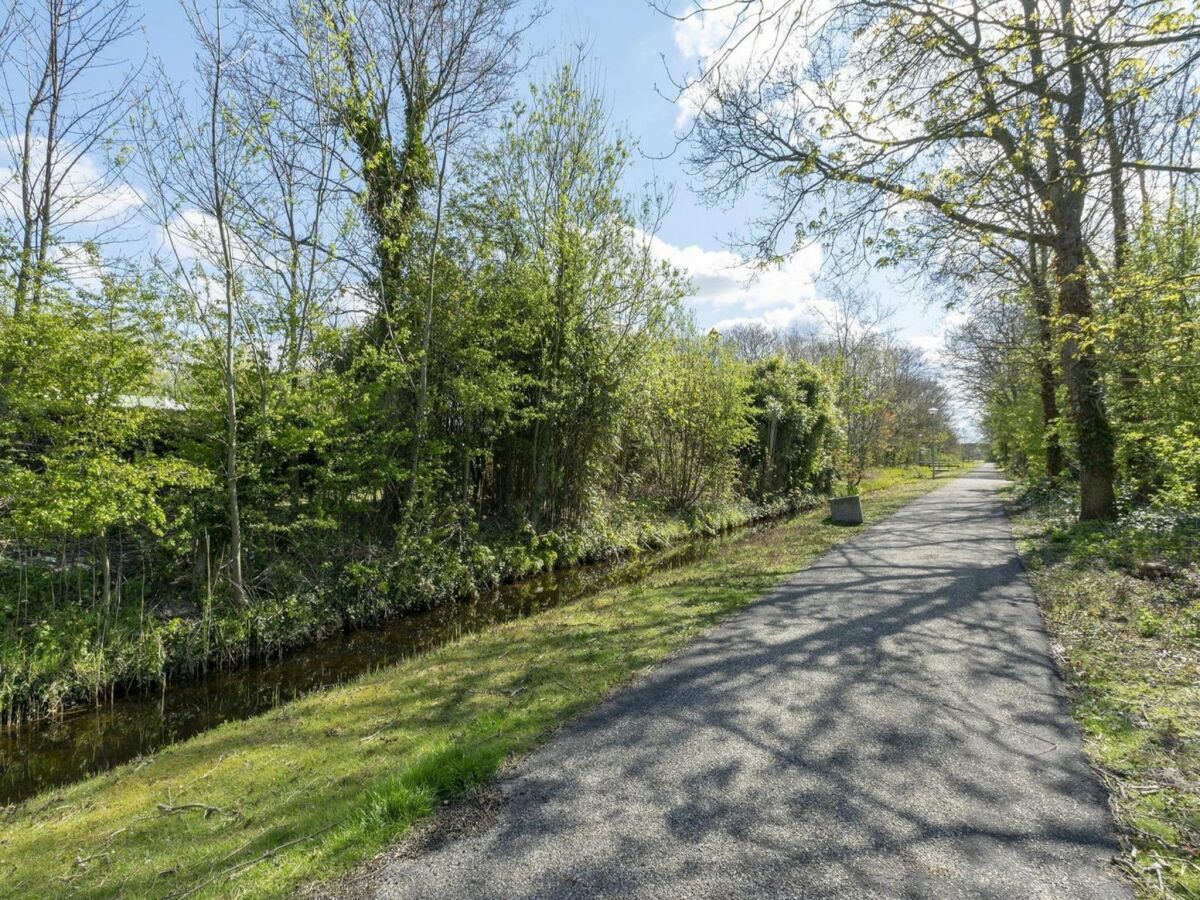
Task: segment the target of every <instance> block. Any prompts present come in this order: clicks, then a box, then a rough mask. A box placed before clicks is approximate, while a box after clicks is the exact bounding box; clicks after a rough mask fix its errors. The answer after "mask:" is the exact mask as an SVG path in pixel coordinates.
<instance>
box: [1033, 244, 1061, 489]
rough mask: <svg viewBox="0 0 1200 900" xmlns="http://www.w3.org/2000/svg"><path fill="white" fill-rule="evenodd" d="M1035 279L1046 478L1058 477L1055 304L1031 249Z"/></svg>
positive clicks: (1041, 261) (1035, 251)
mask: <svg viewBox="0 0 1200 900" xmlns="http://www.w3.org/2000/svg"><path fill="white" fill-rule="evenodd" d="M1030 257H1031V258H1030V273H1031V275H1032V278H1033V313H1034V317H1035V318H1036V320H1037V338H1038V341H1037V353H1038V365H1037V369H1038V393H1039V396H1040V398H1041V401H1042V433H1043V435H1044V442H1045V445H1044V446H1045V450H1046V475H1047V476H1049V477H1050V478H1057V477H1058V476H1059V475H1061V474H1062V470H1063V452H1062V444H1061V442H1060V440H1059V437H1058V417H1059V411H1058V375H1057V373H1055V371H1054V332H1053V325H1052V321H1053V317H1054V310H1053V303H1052V301H1051V298H1050V286H1049V285H1048V284H1047V283H1046V278H1045V265H1044V254H1043V253H1041V252H1039V250H1038V248H1036V247H1033V246H1031V247H1030Z"/></svg>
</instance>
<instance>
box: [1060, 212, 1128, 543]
mask: <svg viewBox="0 0 1200 900" xmlns="http://www.w3.org/2000/svg"><path fill="white" fill-rule="evenodd" d="M1055 266H1056V270H1057V276H1058V313H1059V319H1060V325H1059V328H1060V329H1061V331H1062V335H1061V337H1062V351H1061V358H1062V370H1063V380H1064V381H1065V382H1066V385H1067V393H1068V395H1069V396H1070V398H1071V411H1072V416H1073V418H1074V424H1075V433H1076V442H1077V444H1078V448H1079V488H1080V504H1079V518H1080V519H1081V520H1085V521H1086V520H1090V519H1111V518H1113V517H1114V516H1115V515H1116V494H1115V491H1114V489H1113V480H1114V478H1115V474H1116V466H1115V462H1114V456H1115V453H1114V451H1115V442H1114V439H1113V433H1112V428H1111V427H1110V425H1109V421H1108V412H1107V410H1106V409H1105V405H1104V390H1103V385H1102V382H1101V378H1100V371H1099V367H1098V365H1097V362H1096V353H1095V350H1094V349H1093V347H1092V345H1091V342H1090V341H1085V340H1082V337H1083V336H1082V334H1081V331H1082V328H1083V327H1084V325H1085V324H1086V323H1088V322H1089V321H1090V320H1091V318H1092V301H1091V296H1090V294H1089V291H1088V283H1087V274H1086V270H1085V265H1084V258H1083V240H1082V237H1081V236H1080V234H1079V232H1078V231H1077V230H1075V231H1070V230H1069V231H1068V232H1067V233H1066V234H1061V235H1060V236H1059V240H1058V247H1057V248H1056V253H1055Z"/></svg>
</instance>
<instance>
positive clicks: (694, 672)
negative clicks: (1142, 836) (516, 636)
mask: <svg viewBox="0 0 1200 900" xmlns="http://www.w3.org/2000/svg"><path fill="white" fill-rule="evenodd" d="M1000 484H1001V480H1000V476H999V475H998V474H997V473H996V472H995V471H994V470H993V469H991V468H983V469H979V470H976V472H975V473H974V474H970V475H968V476H966V477H962V478H959V479H957V480H954V481H950V482H948V483H947V485H946V486H945V487H942V488H939V489H938V490H936V491H934V492H933V493H930V494H928V495H926V496H925V497H923V498H921V499H919V500H917V501H915V502H914V503H912V504H911V505H909V506H908V507H906V508H905V509H904V510H902V511H901V512H899V513H898V514H896V515H895V516H893V517H892V518H890V519H888V520H887V521H886V522H883V523H881V524H879V525H876V526H875V527H873V528H870V529H868V530H866V531H864V532H863V533H861V534H860V535H858V536H857V537H855V539H854V540H852V541H850V542H848V543H846V544H844V545H842V546H841V547H839V548H837V549H835V550H833V551H832V552H830V553H829V554H827V555H826V556H824V557H823V558H821V559H820V560H819V561H817V562H816V563H815V564H814V565H812V566H811V567H809V568H808V569H805V570H804V571H802V572H800V573H798V574H797V575H796V576H795V578H794V579H793V580H791V581H790V582H789V583H788V584H787V585H785V586H784V587H783V588H781V589H780V590H778V591H777V592H775V593H773V594H771V595H769V596H767V597H765V598H763V599H762V600H760V601H759V602H757V603H755V604H754V605H752V606H750V607H749V608H747V609H746V610H744V611H742V612H741V613H739V614H737V615H736V616H734V617H732V618H730V619H729V620H727V621H726V622H725V623H724V624H722V625H721V626H720V627H719V628H717V629H716V630H715V631H713V632H711V633H710V634H708V635H707V636H705V637H704V638H703V639H701V640H699V641H698V642H696V643H694V644H692V645H690V646H689V647H688V648H687V649H686V650H685V651H684V652H683V653H681V654H680V655H678V656H676V657H674V658H672V659H671V660H670V661H669V662H667V663H666V664H664V665H663V666H662V667H661V668H659V669H657V670H655V671H654V672H653V673H652V674H651V675H650V676H649V677H647V678H646V679H644V680H643V681H641V682H640V683H638V684H636V685H634V686H632V687H631V688H629V689H627V690H626V691H624V692H622V693H621V694H619V695H618V696H616V697H614V698H613V699H612V700H610V701H609V702H607V703H605V704H604V705H602V706H601V707H599V708H598V709H596V710H595V711H594V712H593V713H591V714H590V715H588V716H586V717H584V718H582V719H580V720H579V721H577V722H575V723H574V724H573V725H571V726H569V727H568V728H566V729H565V730H564V731H563V732H562V733H560V734H559V735H558V736H557V737H555V738H554V739H553V740H552V741H551V742H550V743H549V744H547V745H546V746H545V747H544V748H542V749H541V750H540V751H539V752H537V753H536V754H534V755H533V756H531V757H530V758H528V759H527V760H525V761H524V762H523V763H521V764H520V765H519V766H518V767H517V768H516V769H515V770H514V771H513V772H512V773H511V774H510V775H508V776H506V777H505V778H503V779H502V781H501V783H500V785H499V791H500V796H501V798H502V801H501V804H500V807H499V811H498V813H497V814H496V815H495V816H494V820H493V821H492V822H491V824H490V825H489V826H488V827H485V828H482V829H479V830H478V831H477V833H474V834H471V835H468V836H465V837H461V838H460V839H457V840H452V841H448V842H445V843H444V844H443V845H442V846H440V847H437V848H436V849H434V850H432V851H430V852H428V853H425V854H423V855H420V856H418V857H417V858H413V859H405V860H398V861H394V862H391V863H390V864H388V865H387V866H386V867H385V868H384V869H382V870H381V871H379V872H376V873H375V875H374V877H373V878H372V881H371V889H372V890H373V891H374V892H375V893H376V894H377V895H378V896H382V897H452V898H471V897H489V898H490V897H495V898H532V897H601V896H604V897H664V898H666V897H670V898H676V897H853V898H859V897H864V898H865V897H1003V898H1020V900H1024V898H1041V897H1062V898H1071V900H1083V898H1095V897H1129V896H1131V894H1130V892H1129V890H1128V889H1127V888H1126V887H1125V886H1124V884H1123V883H1122V881H1121V880H1120V879H1119V877H1118V875H1117V872H1116V868H1115V866H1114V865H1113V864H1112V858H1113V856H1114V854H1115V853H1116V849H1117V847H1116V842H1115V840H1114V838H1113V834H1112V827H1111V823H1110V820H1109V814H1108V811H1107V807H1106V802H1105V797H1104V793H1103V790H1102V788H1101V787H1100V785H1099V784H1098V783H1097V782H1096V780H1095V779H1094V777H1093V776H1092V774H1091V772H1090V771H1089V769H1088V766H1087V764H1086V762H1085V761H1084V758H1083V755H1082V752H1081V750H1080V742H1079V736H1078V733H1077V730H1076V728H1075V726H1074V724H1073V722H1072V721H1071V719H1070V717H1069V715H1068V713H1067V709H1066V703H1065V699H1064V692H1063V688H1062V685H1061V683H1060V681H1059V679H1058V676H1057V674H1056V672H1055V669H1054V666H1053V664H1052V662H1051V658H1050V655H1049V650H1048V645H1047V639H1046V636H1045V633H1044V631H1043V629H1042V623H1041V618H1040V616H1039V613H1038V610H1037V607H1036V605H1035V602H1034V596H1033V593H1032V592H1031V590H1030V587H1029V585H1028V583H1027V582H1026V579H1025V576H1024V574H1023V571H1022V567H1021V563H1020V561H1019V559H1018V557H1017V553H1016V550H1015V547H1014V545H1013V540H1012V534H1011V530H1010V528H1009V526H1008V523H1007V521H1006V519H1005V517H1004V514H1003V512H1002V509H1001V505H1000V502H999V499H998V497H997V488H998V487H999V486H1000ZM868 502H869V500H868Z"/></svg>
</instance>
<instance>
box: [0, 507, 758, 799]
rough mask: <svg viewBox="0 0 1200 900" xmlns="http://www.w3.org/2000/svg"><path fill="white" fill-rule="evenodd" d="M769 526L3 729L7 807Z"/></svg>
mask: <svg viewBox="0 0 1200 900" xmlns="http://www.w3.org/2000/svg"><path fill="white" fill-rule="evenodd" d="M770 524H771V523H763V524H762V525H759V526H745V527H743V528H740V529H735V530H732V531H729V532H726V533H725V534H722V535H717V536H714V537H698V538H693V539H691V540H689V541H686V542H681V543H679V544H674V545H672V546H670V547H668V548H666V549H663V550H659V551H655V552H652V553H643V554H640V555H639V556H636V557H633V558H629V559H625V560H620V561H617V562H612V563H600V564H595V565H588V566H576V567H574V568H569V569H562V570H559V571H555V572H548V573H545V574H543V575H539V576H536V577H534V578H531V579H528V580H526V581H522V582H519V583H516V584H510V585H504V586H501V587H499V588H496V589H495V590H492V591H488V592H486V593H482V594H481V595H480V596H479V597H477V598H475V599H472V600H463V601H460V602H458V603H448V604H443V605H441V606H439V607H436V608H434V609H432V610H430V611H428V612H423V613H418V614H415V615H407V616H402V617H397V618H395V619H391V620H389V621H387V622H385V623H383V624H381V625H379V626H377V627H374V628H369V629H363V630H361V631H354V632H350V633H347V634H342V635H338V636H335V637H331V638H328V639H326V640H323V641H321V642H319V643H317V644H313V645H311V646H309V647H305V648H302V649H300V650H297V651H295V652H293V653H290V654H288V655H286V656H284V657H282V658H280V659H273V660H268V661H263V662H259V663H256V664H253V665H251V666H248V667H246V668H241V669H235V670H228V671H221V672H214V673H211V674H209V675H207V676H205V677H203V678H200V679H196V680H189V681H184V682H181V683H180V684H178V685H170V686H168V687H167V688H166V689H165V690H163V691H162V692H157V693H153V694H137V695H131V696H127V697H121V698H118V699H116V700H114V701H112V702H111V703H107V704H105V705H103V706H98V707H83V708H79V709H75V710H72V711H69V712H68V713H67V714H66V715H64V716H63V717H61V718H54V719H42V720H40V721H37V722H33V723H26V724H23V725H19V726H8V727H5V728H0V805H4V804H11V803H17V802H19V801H21V800H24V799H26V798H28V797H31V796H33V795H34V794H37V793H39V792H41V791H44V790H47V789H49V788H53V787H57V786H59V785H63V784H69V783H71V782H73V781H77V780H79V779H81V778H84V777H86V776H88V775H92V774H95V773H97V772H103V771H105V770H107V769H110V768H112V767H113V766H117V765H120V764H121V763H124V762H128V761H130V760H134V759H137V758H138V757H141V756H146V755H148V754H151V753H153V752H154V751H155V750H158V749H160V748H162V747H164V746H166V745H168V744H172V743H174V742H176V741H182V740H185V739H187V738H189V737H191V736H193V735H196V734H199V733H200V732H202V731H206V730H208V729H210V728H213V727H215V726H217V725H219V724H221V723H222V722H228V721H231V720H235V719H245V718H249V717H250V716H253V715H257V714H258V713H261V712H264V711H266V710H269V709H271V708H273V707H275V706H278V705H279V704H281V703H286V702H288V701H289V700H293V699H295V698H297V697H300V696H302V695H304V694H308V693H311V692H313V691H319V690H323V689H326V688H329V687H332V686H334V685H337V684H339V683H341V682H344V681H347V680H349V679H352V678H355V677H356V676H358V675H362V674H363V673H365V672H370V671H372V670H375V669H378V668H381V667H384V666H388V665H391V664H393V663H396V662H399V661H401V660H403V659H406V658H408V657H411V656H413V655H416V654H419V653H424V652H427V651H429V650H433V649H435V648H437V647H439V646H441V645H443V644H446V643H448V642H450V641H453V640H456V639H457V638H459V637H461V636H463V635H465V634H470V633H472V632H476V631H480V630H482V629H485V628H488V627H490V626H493V625H496V624H499V623H501V622H506V621H509V620H512V619H518V618H522V617H524V616H529V615H533V614H534V613H537V612H540V611H542V610H546V609H550V608H552V607H555V606H561V605H563V604H565V603H572V602H574V601H577V600H580V599H582V598H584V597H587V596H589V595H591V594H594V593H596V592H597V591H601V590H604V589H605V588H609V587H613V586H616V585H619V584H628V583H631V582H634V581H637V580H639V579H641V578H644V577H646V576H647V575H648V574H650V573H651V572H655V571H659V570H663V569H670V568H675V567H678V566H682V565H685V564H687V563H690V562H693V561H695V560H698V559H702V558H703V557H704V556H706V555H708V554H709V553H711V552H712V551H713V549H714V548H716V547H718V546H721V545H723V544H725V543H728V542H730V541H733V540H738V539H741V538H743V537H745V536H746V535H747V534H750V533H752V532H754V531H757V530H759V529H760V528H762V527H770Z"/></svg>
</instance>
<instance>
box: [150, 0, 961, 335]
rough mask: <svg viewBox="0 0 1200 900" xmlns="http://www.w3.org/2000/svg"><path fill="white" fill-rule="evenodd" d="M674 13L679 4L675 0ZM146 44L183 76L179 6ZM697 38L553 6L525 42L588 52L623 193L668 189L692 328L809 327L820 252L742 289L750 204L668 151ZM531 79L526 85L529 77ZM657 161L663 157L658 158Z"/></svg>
mask: <svg viewBox="0 0 1200 900" xmlns="http://www.w3.org/2000/svg"><path fill="white" fill-rule="evenodd" d="M676 5H677V7H678V8H679V9H682V8H683V5H682V0H676ZM142 16H143V23H144V28H145V34H146V39H147V41H148V43H149V47H150V51H151V53H152V54H153V55H154V56H157V57H159V58H161V59H162V61H163V63H164V66H165V68H166V69H167V71H168V73H169V74H170V75H171V76H172V77H173V78H174V79H175V80H184V79H186V78H187V77H188V75H189V74H190V71H191V65H192V59H193V49H192V46H191V36H190V33H189V30H188V27H187V23H186V21H185V19H184V17H183V14H182V12H181V11H180V9H179V6H178V4H177V3H174V2H171V0H156V2H153V3H145V4H144V5H143V6H142ZM698 40H700V38H699V37H698V36H697V35H696V34H695V33H692V34H687V33H683V32H682V31H681V30H680V28H679V26H677V25H676V23H675V22H673V21H672V20H671V19H669V18H667V17H665V16H663V15H661V14H659V13H658V12H656V11H655V10H654V9H653V8H652V7H651V6H650V5H649V3H648V2H646V0H593V2H580V0H557V2H554V3H552V4H551V5H550V7H549V10H548V13H547V15H546V16H545V18H543V19H542V20H541V21H540V22H539V23H538V24H537V26H536V27H535V28H534V29H533V31H532V33H531V34H530V36H529V42H530V49H533V50H536V51H539V52H541V54H542V56H541V59H540V61H539V63H538V65H539V66H540V67H542V68H546V67H549V66H552V65H554V63H555V62H556V60H561V59H562V58H564V57H568V58H569V57H571V56H573V46H574V45H575V44H576V43H579V42H583V43H585V44H586V45H587V46H588V47H589V48H590V55H591V59H592V61H593V63H594V65H595V67H596V75H597V77H598V78H599V79H600V81H601V84H602V86H603V89H604V92H605V94H606V95H607V97H608V100H609V103H610V105H611V108H612V111H613V120H614V122H615V123H618V124H620V125H622V126H623V127H624V128H625V129H626V130H627V131H628V133H629V135H630V136H631V137H632V138H634V139H635V140H636V141H637V143H638V144H639V146H640V149H641V154H640V155H638V156H636V158H635V162H634V165H633V167H632V170H631V172H630V184H629V187H630V189H631V190H636V189H637V188H639V187H640V186H641V185H642V184H644V183H645V182H647V181H649V180H650V179H651V178H655V177H657V179H658V180H659V181H660V182H666V183H670V184H673V185H674V187H675V200H674V204H673V206H672V208H671V211H670V214H669V215H668V216H667V218H666V220H665V221H664V223H663V226H662V229H661V232H660V233H659V238H660V243H659V248H660V250H661V252H662V254H663V255H664V256H666V257H667V258H669V259H670V260H671V261H672V262H673V263H676V264H678V265H680V266H681V267H683V268H686V269H687V270H688V271H689V274H690V275H691V277H692V281H693V284H694V286H695V289H696V294H695V296H693V297H692V298H691V299H690V301H689V302H690V305H691V306H692V308H693V310H694V312H695V315H696V318H697V321H698V323H699V324H700V325H701V326H703V327H711V326H715V325H720V324H722V323H729V322H733V321H738V320H744V319H758V320H761V321H764V322H766V323H768V324H771V325H786V324H789V323H791V322H793V321H797V320H804V319H806V318H807V319H811V318H812V316H811V313H810V312H809V311H808V309H809V307H810V306H811V304H812V303H813V302H814V300H817V299H819V298H820V296H821V295H822V290H821V288H820V287H819V286H817V285H815V284H814V280H815V278H816V276H817V274H818V272H819V269H820V263H821V253H820V250H819V248H816V247H811V248H808V249H806V250H804V251H802V252H801V253H800V254H799V255H798V256H797V257H796V258H795V259H794V260H792V261H791V262H789V263H787V264H786V265H785V266H784V267H782V269H780V270H773V271H768V272H765V273H763V274H762V275H761V276H759V277H758V278H757V279H755V280H754V281H753V283H749V284H747V279H748V278H749V276H750V272H749V270H748V269H747V268H746V267H744V266H741V265H739V259H738V257H737V255H736V254H734V253H733V252H731V251H730V250H729V248H728V239H729V237H730V235H736V234H737V233H738V232H739V230H740V229H741V228H742V227H743V224H744V223H745V222H746V221H747V219H748V218H749V217H750V216H751V215H752V214H753V213H754V211H755V204H754V202H753V200H752V199H750V200H746V201H743V202H742V203H740V204H739V205H737V206H736V207H735V208H732V209H727V208H710V207H708V206H706V205H705V204H704V202H703V201H702V200H701V198H699V197H698V196H697V195H696V194H695V193H694V192H693V191H692V189H691V184H690V179H689V176H688V174H687V173H686V172H685V171H684V168H683V163H684V157H685V155H686V148H682V149H677V148H676V136H677V133H678V123H679V117H680V110H679V108H678V106H677V105H676V104H675V103H674V102H673V99H672V96H673V93H674V91H673V88H672V83H671V75H672V74H675V75H676V76H679V75H681V74H682V73H684V72H686V71H687V70H688V66H689V64H691V63H693V62H694V60H693V59H691V58H689V57H688V56H687V55H685V52H684V50H685V49H689V48H694V47H695V45H696V43H697V41H698ZM536 75H537V72H536V71H535V72H531V73H530V78H531V79H532V78H536ZM664 157H665V158H664ZM866 277H867V278H868V285H869V286H870V288H871V289H872V290H874V291H876V292H878V293H879V294H881V295H882V296H883V298H884V300H885V302H887V304H888V305H890V306H894V307H895V308H896V309H897V313H896V318H895V320H894V321H893V326H894V327H895V328H896V329H897V332H898V333H899V335H900V336H902V337H903V338H905V339H907V340H910V341H912V342H914V343H917V344H919V345H921V346H922V347H925V348H926V349H928V350H929V351H931V352H933V353H936V349H937V346H938V344H939V335H940V333H941V328H942V316H941V313H940V311H938V310H936V309H933V310H929V309H926V307H925V305H924V303H923V302H922V301H921V300H920V298H919V297H915V296H911V295H910V292H909V291H908V289H906V288H905V287H904V286H900V285H896V284H892V283H890V282H889V281H888V280H887V279H886V278H885V277H884V276H882V275H880V274H870V273H867V274H866Z"/></svg>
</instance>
